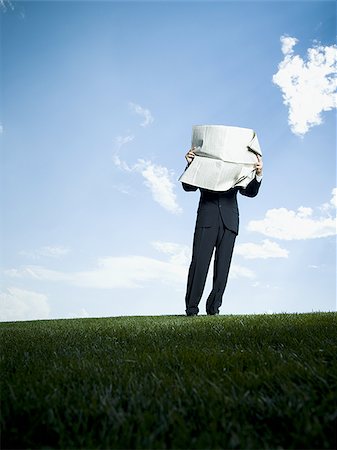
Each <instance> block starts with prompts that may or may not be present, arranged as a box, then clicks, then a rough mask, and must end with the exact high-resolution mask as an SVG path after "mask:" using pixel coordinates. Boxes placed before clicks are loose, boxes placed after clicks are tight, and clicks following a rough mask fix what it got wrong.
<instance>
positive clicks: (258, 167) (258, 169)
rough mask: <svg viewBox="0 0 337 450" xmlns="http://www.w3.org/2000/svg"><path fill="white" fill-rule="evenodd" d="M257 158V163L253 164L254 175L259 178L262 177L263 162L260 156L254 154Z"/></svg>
mask: <svg viewBox="0 0 337 450" xmlns="http://www.w3.org/2000/svg"><path fill="white" fill-rule="evenodd" d="M256 157H257V161H258V162H257V163H256V164H255V169H256V175H259V176H261V175H262V167H263V161H262V158H261V156H260V155H258V154H256Z"/></svg>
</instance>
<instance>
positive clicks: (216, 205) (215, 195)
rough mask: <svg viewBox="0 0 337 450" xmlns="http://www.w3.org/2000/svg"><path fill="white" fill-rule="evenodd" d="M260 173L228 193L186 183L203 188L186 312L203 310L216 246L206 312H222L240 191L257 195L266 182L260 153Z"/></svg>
mask: <svg viewBox="0 0 337 450" xmlns="http://www.w3.org/2000/svg"><path fill="white" fill-rule="evenodd" d="M194 149H195V147H192V148H191V149H190V150H189V151H188V152H187V153H186V155H185V158H186V160H187V166H186V168H187V167H188V166H189V164H191V162H192V160H193V158H194V156H195V153H194V151H193V150H194ZM256 157H257V162H256V164H255V169H256V176H255V178H253V179H252V181H250V183H248V185H247V186H246V188H243V187H234V188H231V189H229V190H228V191H224V192H217V191H211V190H208V189H204V188H198V187H197V186H192V185H190V184H187V183H182V185H183V189H184V190H185V191H196V190H197V189H199V190H200V200H199V206H198V209H197V218H196V223H195V229H194V237H193V249H192V261H191V263H190V267H189V271H188V277H187V288H186V296H185V304H186V310H185V312H186V315H187V316H196V315H197V314H198V312H199V307H198V305H199V302H200V300H201V297H202V294H203V291H204V287H205V283H206V278H207V272H208V268H209V265H210V262H211V258H212V254H213V250H214V247H215V256H214V269H213V286H212V290H211V292H210V294H209V296H208V298H207V301H206V313H207V314H208V315H218V314H219V308H220V306H221V304H222V296H223V293H224V292H225V288H226V284H227V279H228V273H229V268H230V264H231V260H232V255H233V249H234V243H235V239H236V236H237V235H238V232H239V210H238V203H237V198H236V197H237V192H238V191H239V192H240V194H242V195H245V196H247V197H255V196H256V195H257V193H258V192H259V188H260V185H261V181H262V167H263V162H262V158H261V157H260V156H259V155H256Z"/></svg>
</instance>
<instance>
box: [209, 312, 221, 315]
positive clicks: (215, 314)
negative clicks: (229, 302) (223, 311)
mask: <svg viewBox="0 0 337 450" xmlns="http://www.w3.org/2000/svg"><path fill="white" fill-rule="evenodd" d="M219 314H220V313H218V312H216V313H207V315H208V316H218V315H219Z"/></svg>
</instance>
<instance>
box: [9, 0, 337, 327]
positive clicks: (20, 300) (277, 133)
mask: <svg viewBox="0 0 337 450" xmlns="http://www.w3.org/2000/svg"><path fill="white" fill-rule="evenodd" d="M0 15H1V42H2V47H1V94H0V95H1V97H0V100H1V102H0V105H1V108H0V118H1V120H0V141H1V194H0V195H1V198H0V200H1V261H0V262H1V294H0V320H1V321H21V320H40V319H58V318H76V317H111V316H131V315H152V316H156V315H181V314H185V293H186V285H187V273H188V268H189V264H190V261H191V248H192V242H193V233H194V226H195V220H196V212H197V207H198V202H199V198H200V191H199V190H197V191H196V192H185V191H184V190H183V188H182V186H181V183H180V182H179V181H178V179H179V177H180V175H181V174H182V173H183V171H184V169H185V166H186V160H185V154H186V153H187V151H188V150H189V148H190V144H191V133H192V126H193V125H200V124H223V125H229V126H239V127H240V126H241V127H246V128H252V129H254V130H255V131H256V133H257V136H258V139H259V143H260V146H261V150H262V153H263V162H264V166H263V179H262V183H261V188H260V191H259V194H258V195H257V196H256V197H254V198H248V197H244V196H242V195H240V194H238V204H239V211H240V224H239V234H238V236H237V238H236V244H235V250H234V254H233V259H232V265H231V269H230V274H229V279H228V284H227V287H226V291H225V293H224V296H223V303H222V306H221V309H220V314H273V313H304V312H317V311H335V310H336V153H335V152H336V106H337V93H336V66H337V63H336V61H337V48H336V43H335V42H336V11H335V3H334V2H333V1H331V2H330V1H291V2H290V1H270V2H265V1H245V2H244V1H235V2H230V1H184V2H183V1H172V2H166V1H147V2H143V1H123V2H115V1H102V2H100V1H35V2H30V1H22V2H19V1H7V0H1V1H0ZM213 260H214V254H213V257H212V260H211V264H210V268H209V272H208V277H207V281H206V285H205V289H204V293H203V297H202V299H201V301H200V304H199V308H200V314H205V303H206V299H207V296H208V294H209V292H210V290H211V288H212V276H213Z"/></svg>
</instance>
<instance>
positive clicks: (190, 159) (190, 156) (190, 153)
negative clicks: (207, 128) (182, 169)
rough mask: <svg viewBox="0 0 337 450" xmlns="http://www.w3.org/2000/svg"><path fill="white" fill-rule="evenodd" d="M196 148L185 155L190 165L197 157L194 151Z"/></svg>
mask: <svg viewBox="0 0 337 450" xmlns="http://www.w3.org/2000/svg"><path fill="white" fill-rule="evenodd" d="M194 149H195V147H192V148H191V149H190V150H189V151H188V152H187V153H186V155H185V158H186V161H187V162H188V164H191V162H192V161H193V158H194V157H195V154H194V151H193V150H194Z"/></svg>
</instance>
